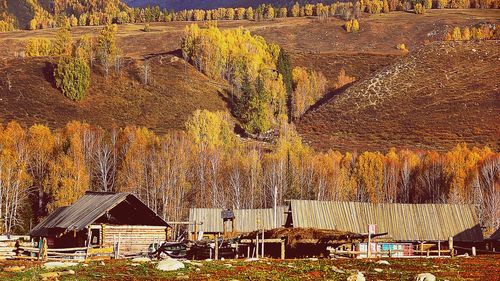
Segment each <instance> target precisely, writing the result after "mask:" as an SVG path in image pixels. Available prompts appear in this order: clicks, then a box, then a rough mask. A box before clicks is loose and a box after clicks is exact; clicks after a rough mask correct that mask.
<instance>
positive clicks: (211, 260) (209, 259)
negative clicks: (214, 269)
mask: <svg viewBox="0 0 500 281" xmlns="http://www.w3.org/2000/svg"><path fill="white" fill-rule="evenodd" d="M205 261H208V262H210V261H213V259H205Z"/></svg>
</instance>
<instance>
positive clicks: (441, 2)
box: [437, 0, 448, 9]
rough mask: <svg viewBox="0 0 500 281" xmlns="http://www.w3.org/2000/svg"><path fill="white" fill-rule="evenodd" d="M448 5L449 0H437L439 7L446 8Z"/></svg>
mask: <svg viewBox="0 0 500 281" xmlns="http://www.w3.org/2000/svg"><path fill="white" fill-rule="evenodd" d="M447 6H448V0H437V8H438V9H444V8H446V7H447Z"/></svg>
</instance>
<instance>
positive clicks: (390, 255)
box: [389, 249, 392, 258]
mask: <svg viewBox="0 0 500 281" xmlns="http://www.w3.org/2000/svg"><path fill="white" fill-rule="evenodd" d="M389 257H390V258H392V254H391V249H389Z"/></svg>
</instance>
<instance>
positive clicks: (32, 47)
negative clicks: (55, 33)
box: [25, 38, 52, 57]
mask: <svg viewBox="0 0 500 281" xmlns="http://www.w3.org/2000/svg"><path fill="white" fill-rule="evenodd" d="M25 53H26V56H28V57H48V56H50V55H51V53H52V43H51V42H50V40H49V39H44V38H33V39H29V40H28V43H27V44H26V50H25Z"/></svg>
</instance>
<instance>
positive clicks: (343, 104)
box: [298, 41, 500, 150]
mask: <svg viewBox="0 0 500 281" xmlns="http://www.w3.org/2000/svg"><path fill="white" fill-rule="evenodd" d="M499 61H500V42H498V41H489V42H469V43H456V42H452V43H442V42H436V43H433V44H430V45H428V46H426V47H424V48H423V49H421V50H419V51H417V52H415V53H413V54H411V55H410V56H408V57H406V58H404V59H402V60H400V61H399V62H397V63H395V64H394V65H391V66H389V67H387V68H384V69H382V70H380V71H378V72H377V73H376V74H375V75H373V76H371V77H368V78H365V79H363V80H361V81H359V82H358V83H356V84H354V85H353V86H352V87H350V88H349V89H347V90H346V91H345V92H343V93H341V94H339V95H337V96H335V97H333V98H332V99H330V100H328V101H327V102H326V103H325V104H324V105H321V106H320V107H319V108H317V109H314V110H312V111H310V112H309V113H307V114H306V115H305V116H304V117H303V119H302V120H301V121H300V122H299V124H298V130H299V132H300V133H301V134H302V135H303V136H304V138H305V139H306V141H307V142H309V143H311V144H312V145H313V146H314V147H316V148H318V149H323V150H324V149H329V148H337V149H341V150H361V149H370V150H380V149H387V148H389V147H393V146H394V147H412V148H422V149H426V148H434V149H447V148H450V147H453V146H454V145H455V144H456V143H457V142H462V141H463V142H467V143H470V144H476V145H489V146H491V147H492V148H494V149H498V148H499V147H500V141H499V138H498V136H499V133H500V131H499V129H498V124H499V123H500V100H499V99H498V95H499V93H500V85H499V84H498V79H497V77H498V62H499Z"/></svg>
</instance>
